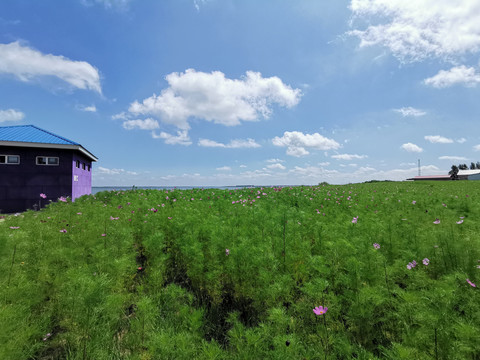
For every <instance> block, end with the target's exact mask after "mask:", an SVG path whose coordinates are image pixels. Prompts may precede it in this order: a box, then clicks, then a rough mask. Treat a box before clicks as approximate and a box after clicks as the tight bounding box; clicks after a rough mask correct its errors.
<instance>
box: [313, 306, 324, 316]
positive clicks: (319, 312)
mask: <svg viewBox="0 0 480 360" xmlns="http://www.w3.org/2000/svg"><path fill="white" fill-rule="evenodd" d="M327 310H328V307H326V306H325V307H323V306H317V307H315V308H314V309H313V312H314V313H315V315H317V316H318V315H323V314H325V313H326V312H327Z"/></svg>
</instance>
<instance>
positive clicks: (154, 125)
mask: <svg viewBox="0 0 480 360" xmlns="http://www.w3.org/2000/svg"><path fill="white" fill-rule="evenodd" d="M122 126H123V128H124V129H127V130H133V129H141V130H155V129H158V128H159V127H160V125H159V124H158V121H157V120H153V119H150V118H148V119H145V120H127V121H124V122H123V124H122Z"/></svg>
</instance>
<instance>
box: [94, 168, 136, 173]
mask: <svg viewBox="0 0 480 360" xmlns="http://www.w3.org/2000/svg"><path fill="white" fill-rule="evenodd" d="M96 172H98V173H99V174H105V175H120V174H128V175H138V173H136V172H135V171H127V170H125V169H108V168H104V167H102V166H99V167H97V168H96Z"/></svg>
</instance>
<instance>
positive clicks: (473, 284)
mask: <svg viewBox="0 0 480 360" xmlns="http://www.w3.org/2000/svg"><path fill="white" fill-rule="evenodd" d="M467 283H469V284H470V286H471V287H477V285H475V283H473V282H471V281H470V279H467Z"/></svg>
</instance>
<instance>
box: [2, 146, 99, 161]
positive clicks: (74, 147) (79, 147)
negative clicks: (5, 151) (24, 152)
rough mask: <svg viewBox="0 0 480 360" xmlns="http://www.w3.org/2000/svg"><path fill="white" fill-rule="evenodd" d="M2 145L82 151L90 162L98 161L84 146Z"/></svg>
mask: <svg viewBox="0 0 480 360" xmlns="http://www.w3.org/2000/svg"><path fill="white" fill-rule="evenodd" d="M0 145H5V146H18V147H32V148H49V149H66V150H77V151H80V152H81V153H82V154H84V155H85V156H87V157H88V158H90V160H92V161H98V158H97V157H96V156H95V155H93V154H92V153H91V152H90V151H88V150H87V149H85V148H84V147H83V146H82V145H65V144H46V143H32V142H21V141H0Z"/></svg>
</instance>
